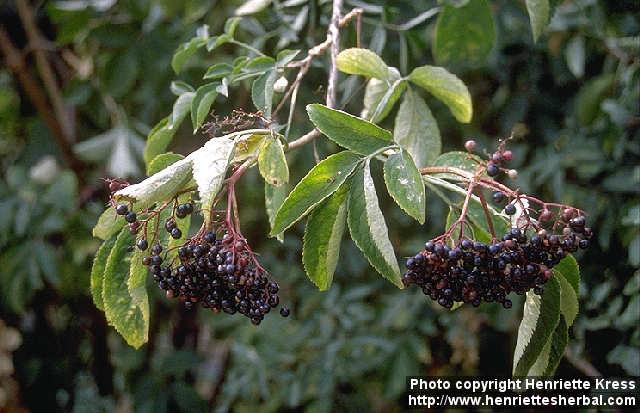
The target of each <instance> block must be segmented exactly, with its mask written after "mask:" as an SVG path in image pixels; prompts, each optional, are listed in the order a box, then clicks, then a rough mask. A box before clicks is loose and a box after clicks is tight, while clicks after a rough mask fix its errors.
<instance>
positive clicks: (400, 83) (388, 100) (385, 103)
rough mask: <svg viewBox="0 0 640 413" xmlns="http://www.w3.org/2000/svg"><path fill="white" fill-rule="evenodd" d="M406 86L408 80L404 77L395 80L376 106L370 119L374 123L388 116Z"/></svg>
mask: <svg viewBox="0 0 640 413" xmlns="http://www.w3.org/2000/svg"><path fill="white" fill-rule="evenodd" d="M406 88H407V81H406V80H404V79H398V80H396V81H395V82H393V83H392V84H391V86H389V87H388V88H387V90H386V92H385V93H384V94H383V95H382V97H381V98H380V101H379V102H378V106H376V107H375V108H374V110H373V113H372V114H371V117H370V118H369V120H370V121H371V122H373V123H378V122H380V121H382V120H383V119H384V118H386V117H387V115H388V114H389V112H391V109H393V106H394V105H395V104H396V102H397V101H398V99H400V96H402V93H403V92H404V91H405V89H406Z"/></svg>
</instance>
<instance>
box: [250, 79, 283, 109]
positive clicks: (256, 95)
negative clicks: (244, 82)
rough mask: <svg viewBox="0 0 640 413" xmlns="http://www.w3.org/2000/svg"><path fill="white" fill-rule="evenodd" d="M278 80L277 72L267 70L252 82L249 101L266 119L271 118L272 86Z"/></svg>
mask: <svg viewBox="0 0 640 413" xmlns="http://www.w3.org/2000/svg"><path fill="white" fill-rule="evenodd" d="M277 78H278V71H277V70H275V69H271V70H268V71H267V72H266V73H264V74H262V75H260V76H259V77H258V78H257V79H256V80H254V81H253V85H252V86H251V99H252V100H253V104H254V105H255V107H256V109H258V110H259V111H261V112H262V113H263V114H264V116H266V117H267V118H268V117H270V116H271V107H272V104H273V85H274V84H275V83H276V79H277Z"/></svg>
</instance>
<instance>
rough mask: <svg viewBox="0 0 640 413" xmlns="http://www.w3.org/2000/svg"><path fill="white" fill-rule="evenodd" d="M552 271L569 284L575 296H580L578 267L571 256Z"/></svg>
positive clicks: (565, 258)
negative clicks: (559, 274)
mask: <svg viewBox="0 0 640 413" xmlns="http://www.w3.org/2000/svg"><path fill="white" fill-rule="evenodd" d="M553 269H554V270H555V271H557V272H559V273H561V274H562V276H563V277H564V278H566V280H567V281H568V282H569V284H571V287H573V290H574V291H575V292H576V296H577V297H579V296H580V267H579V266H578V262H577V261H576V259H575V258H574V257H573V255H567V256H566V257H564V258H563V259H562V260H561V261H560V262H559V263H558V264H557V265H556V266H555V267H553Z"/></svg>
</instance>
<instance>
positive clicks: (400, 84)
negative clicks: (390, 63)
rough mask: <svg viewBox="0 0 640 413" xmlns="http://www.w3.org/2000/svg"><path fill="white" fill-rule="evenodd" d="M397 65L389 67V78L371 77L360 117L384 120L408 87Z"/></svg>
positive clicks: (374, 121) (373, 120)
mask: <svg viewBox="0 0 640 413" xmlns="http://www.w3.org/2000/svg"><path fill="white" fill-rule="evenodd" d="M400 80H401V76H400V72H399V71H398V69H396V68H395V67H390V68H389V77H388V79H387V80H380V79H376V78H371V79H369V81H367V86H366V87H365V89H364V100H363V106H364V108H363V109H362V113H361V114H360V117H361V118H363V119H367V120H370V121H371V122H373V123H379V122H382V121H383V120H384V119H385V118H386V117H387V115H389V112H391V109H393V106H394V105H395V103H396V102H397V101H398V99H399V98H400V96H401V95H402V92H403V91H404V90H405V89H406V81H404V80H403V81H400Z"/></svg>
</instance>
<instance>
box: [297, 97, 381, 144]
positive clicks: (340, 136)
mask: <svg viewBox="0 0 640 413" xmlns="http://www.w3.org/2000/svg"><path fill="white" fill-rule="evenodd" d="M307 112H308V113H309V119H310V120H311V122H313V124H314V125H315V126H316V128H318V130H319V131H320V132H322V133H323V134H324V135H326V136H327V137H328V138H329V139H331V140H332V141H334V142H335V143H337V144H338V145H340V146H342V147H345V148H347V149H350V150H352V151H354V152H357V153H359V154H362V155H369V154H371V153H373V152H375V151H377V150H379V149H382V148H384V147H386V146H390V145H393V137H392V135H391V133H390V132H389V131H388V130H386V129H382V128H381V127H379V126H377V125H374V124H373V123H371V122H367V121H366V120H364V119H361V118H358V117H356V116H353V115H350V114H348V113H346V112H343V111H341V110H336V109H330V108H328V107H326V106H324V105H321V104H317V103H314V104H311V105H307Z"/></svg>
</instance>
